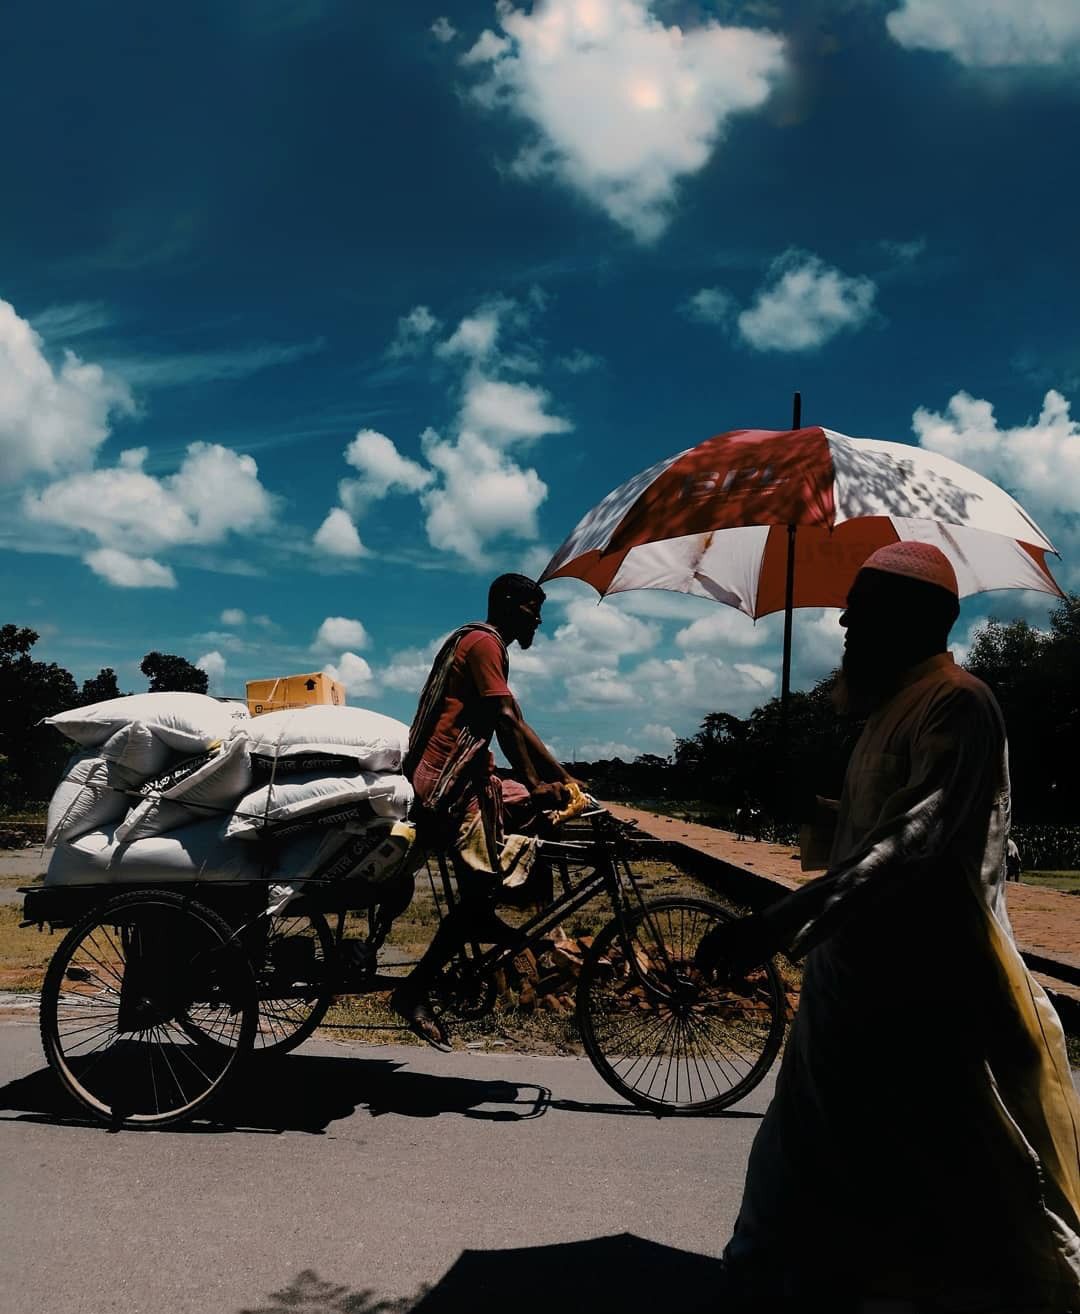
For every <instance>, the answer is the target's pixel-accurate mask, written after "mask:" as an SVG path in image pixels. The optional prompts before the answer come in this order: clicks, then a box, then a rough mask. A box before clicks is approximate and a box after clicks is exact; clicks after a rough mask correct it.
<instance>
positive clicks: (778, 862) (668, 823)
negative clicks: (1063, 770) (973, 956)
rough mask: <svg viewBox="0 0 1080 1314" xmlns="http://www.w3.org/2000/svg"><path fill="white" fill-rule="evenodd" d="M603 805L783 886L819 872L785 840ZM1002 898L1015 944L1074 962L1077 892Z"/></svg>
mask: <svg viewBox="0 0 1080 1314" xmlns="http://www.w3.org/2000/svg"><path fill="white" fill-rule="evenodd" d="M605 806H607V807H609V808H610V809H611V811H612V812H613V813H614V814H615V815H616V816H618V817H624V818H626V819H627V820H634V821H636V822H637V823H638V825H639V826H640V827H641V828H642V830H644V831H647V832H648V833H649V834H650V835H655V836H658V837H659V838H660V839H666V840H674V841H677V842H678V843H681V844H688V845H690V846H691V847H692V848H695V849H698V850H699V851H700V852H702V853H708V854H710V855H711V856H713V857H716V858H720V859H722V860H723V861H724V862H730V863H732V864H734V865H735V866H737V867H744V868H746V869H747V870H748V871H752V872H756V873H758V874H759V875H761V876H765V877H768V878H769V879H770V880H773V881H777V882H779V883H780V884H781V885H785V886H787V887H788V888H789V889H795V888H796V887H797V886H799V885H803V884H805V883H806V882H807V881H809V880H813V879H814V878H815V876H817V875H819V874H820V873H817V872H804V871H802V870H801V869H800V866H799V851H798V849H793V848H790V847H788V846H787V845H783V844H771V843H767V842H765V841H758V840H740V839H736V838H735V836H734V835H733V834H731V832H730V831H726V830H717V829H716V828H714V827H712V826H699V825H696V824H694V823H693V822H687V821H679V820H677V819H674V818H671V817H662V816H659V815H657V814H656V813H654V812H643V811H640V810H638V809H635V808H624V807H622V806H620V805H619V804H615V803H609V804H606V805H605ZM1006 903H1007V905H1008V910H1009V919H1010V921H1011V922H1012V926H1013V932H1014V934H1015V935H1016V939H1017V942H1018V944H1019V945H1020V948H1021V949H1025V950H1028V951H1029V952H1032V953H1037V954H1043V955H1045V956H1047V957H1050V958H1055V959H1057V960H1058V961H1059V962H1065V963H1069V964H1071V965H1072V966H1074V967H1077V968H1080V895H1075V894H1064V893H1062V892H1060V891H1058V890H1051V889H1046V888H1044V887H1041V886H1037V885H1024V884H1022V883H1019V882H1010V883H1009V885H1008V886H1007V890H1006Z"/></svg>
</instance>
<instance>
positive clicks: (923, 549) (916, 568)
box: [863, 541, 960, 598]
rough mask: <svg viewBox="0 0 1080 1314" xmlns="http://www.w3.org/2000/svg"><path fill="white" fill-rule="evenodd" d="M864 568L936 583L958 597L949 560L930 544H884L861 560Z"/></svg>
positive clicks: (925, 582)
mask: <svg viewBox="0 0 1080 1314" xmlns="http://www.w3.org/2000/svg"><path fill="white" fill-rule="evenodd" d="M863 569H864V570H880V571H883V572H884V573H885V574H887V575H906V576H907V577H908V578H909V579H920V580H922V581H923V583H924V584H936V585H937V587H938V588H939V589H944V590H945V591H946V593H951V594H952V595H953V597H954V598H958V597H959V596H960V590H959V588H958V587H957V583H956V571H955V570H953V565H952V562H951V561H950V560H949V558H948V557H947V556H946V555H945V553H944V552H942V550H941V548H939V547H935V546H934V545H933V543H915V542H911V541H908V542H901V543H887V544H886V545H885V546H884V547H879V548H878V549H877V550H876V551H875V552H871V553H870V555H869V556H868V557H867V558H866V560H865V561H864V562H863Z"/></svg>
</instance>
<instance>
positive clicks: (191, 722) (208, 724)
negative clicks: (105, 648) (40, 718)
mask: <svg viewBox="0 0 1080 1314" xmlns="http://www.w3.org/2000/svg"><path fill="white" fill-rule="evenodd" d="M133 721H138V722H140V723H141V724H142V725H143V726H145V727H146V729H147V730H149V731H150V733H151V734H153V735H155V736H156V737H157V738H158V739H160V740H161V742H162V743H163V744H166V745H167V746H168V747H169V748H171V749H172V750H173V751H174V752H176V753H185V754H191V753H201V752H204V751H205V750H206V749H207V748H209V747H210V745H211V744H213V743H216V742H217V741H219V740H223V739H227V738H228V737H229V734H230V733H231V731H232V730H233V728H234V727H235V726H236V725H237V720H236V718H235V717H234V716H233V713H232V710H231V709H230V707H229V705H228V704H226V703H219V702H218V700H217V699H216V698H211V697H209V696H208V695H207V694H198V693H143V694H128V696H127V697H125V698H108V699H106V700H105V702H103V703H91V704H90V706H89V707H74V708H72V709H71V711H70V712H58V713H57V715H56V716H47V717H46V718H45V724H46V725H52V726H55V727H56V728H57V730H59V731H60V732H61V733H62V734H65V735H67V737H68V738H69V739H74V740H75V742H76V743H77V744H82V745H84V746H85V747H87V748H93V747H95V746H96V745H98V744H103V743H104V742H105V741H106V739H108V738H109V737H110V736H111V735H114V734H115V733H116V732H117V731H118V730H122V729H123V728H124V727H125V726H127V725H130V724H131V723H132V722H133Z"/></svg>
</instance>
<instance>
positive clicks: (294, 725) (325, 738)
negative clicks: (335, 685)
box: [245, 704, 409, 771]
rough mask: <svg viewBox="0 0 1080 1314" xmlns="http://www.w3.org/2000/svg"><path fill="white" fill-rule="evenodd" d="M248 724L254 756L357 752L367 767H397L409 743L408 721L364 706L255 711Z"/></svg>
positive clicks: (362, 765) (357, 759) (359, 761)
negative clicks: (395, 718) (256, 713)
mask: <svg viewBox="0 0 1080 1314" xmlns="http://www.w3.org/2000/svg"><path fill="white" fill-rule="evenodd" d="M245 728H246V730H247V733H248V734H249V735H250V737H251V752H252V755H253V756H256V757H264V758H272V759H273V758H276V759H278V760H279V761H281V760H282V759H284V758H287V757H289V756H298V755H304V754H312V753H326V754H328V755H337V756H340V757H351V758H352V759H353V760H354V761H355V762H356V764H357V766H358V767H359V768H361V769H362V770H366V771H397V770H398V768H399V767H400V766H401V759H402V758H403V757H404V756H405V752H406V750H407V748H408V746H409V727H408V726H407V725H405V724H404V723H403V722H401V721H395V720H394V718H393V717H391V716H383V715H382V714H381V713H380V712H369V711H368V710H367V708H364V707H334V706H333V705H331V704H317V705H315V706H313V707H295V708H292V709H291V710H289V711H284V712H267V713H266V714H265V715H264V716H254V717H252V718H251V721H250V722H248V724H247V726H246V727H245Z"/></svg>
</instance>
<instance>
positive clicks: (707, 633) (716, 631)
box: [675, 606, 772, 652]
mask: <svg viewBox="0 0 1080 1314" xmlns="http://www.w3.org/2000/svg"><path fill="white" fill-rule="evenodd" d="M770 629H771V627H770V626H768V625H763V624H761V623H760V622H758V623H756V624H755V622H754V621H752V620H751V619H750V617H749V616H744V615H743V613H742V612H741V611H736V610H735V609H734V608H733V607H724V606H717V607H716V609H715V610H714V611H711V612H710V613H709V614H708V615H707V616H701V617H700V618H699V619H698V620H696V621H693V622H692V623H691V624H690V625H688V626H687V627H686V628H685V629H684V630H680V631H679V632H678V634H676V635H675V642H676V643H677V644H678V645H679V647H680V648H685V649H686V650H687V651H688V652H700V651H704V652H715V651H716V650H717V649H718V648H760V647H761V646H762V644H765V643H768V641H769V639H770V638H771V637H772V635H771V633H770Z"/></svg>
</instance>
